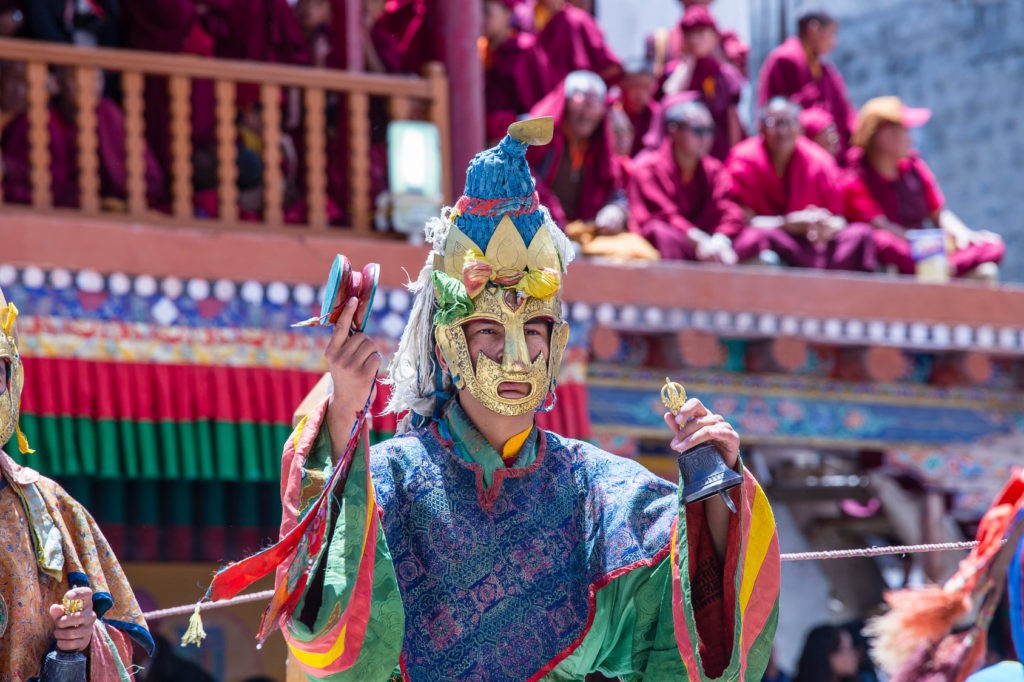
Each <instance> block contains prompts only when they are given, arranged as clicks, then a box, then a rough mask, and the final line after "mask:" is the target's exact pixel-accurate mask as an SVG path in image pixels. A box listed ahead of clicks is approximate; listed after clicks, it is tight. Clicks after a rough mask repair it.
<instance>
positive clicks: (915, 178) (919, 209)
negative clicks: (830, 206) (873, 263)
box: [846, 97, 1006, 280]
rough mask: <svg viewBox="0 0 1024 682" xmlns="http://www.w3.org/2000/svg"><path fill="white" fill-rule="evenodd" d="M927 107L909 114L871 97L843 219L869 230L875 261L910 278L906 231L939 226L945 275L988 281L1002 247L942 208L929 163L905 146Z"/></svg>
mask: <svg viewBox="0 0 1024 682" xmlns="http://www.w3.org/2000/svg"><path fill="white" fill-rule="evenodd" d="M930 116H931V112H930V111H929V110H928V109H912V108H910V107H908V106H906V105H905V104H903V102H901V101H900V100H899V98H897V97H876V98H875V99H873V100H871V101H869V102H867V103H866V104H865V105H864V107H863V108H862V109H861V113H860V117H859V120H858V124H857V128H856V129H855V130H854V134H853V144H854V148H853V150H851V151H852V152H853V153H852V154H851V161H852V163H851V171H852V172H851V174H850V177H849V179H848V183H847V186H846V205H847V217H848V218H849V219H850V220H861V221H864V222H867V223H870V224H871V225H873V226H874V228H875V231H874V239H875V244H876V247H877V250H878V260H879V262H880V263H881V264H882V265H887V266H893V267H895V268H896V269H897V270H899V272H900V273H902V274H905V275H910V274H913V273H914V271H915V268H914V259H913V257H912V255H911V249H910V243H909V241H908V233H909V232H911V231H912V230H917V229H921V228H924V227H931V226H934V227H938V228H941V229H942V230H943V232H945V233H946V237H947V242H948V243H949V244H950V245H951V246H952V249H947V252H948V260H949V269H950V274H951V275H953V276H954V277H963V276H970V277H977V278H980V279H986V280H995V279H996V277H997V276H998V273H999V268H998V263H999V262H1000V261H1001V260H1002V258H1003V254H1004V253H1005V251H1006V246H1005V245H1004V244H1003V240H1002V239H1001V238H1000V237H999V235H997V234H995V233H993V232H988V231H979V230H971V229H969V228H968V227H966V226H965V225H964V224H963V223H962V222H961V221H960V219H959V218H957V216H956V215H955V214H954V213H953V212H952V211H950V210H949V209H948V208H946V198H945V197H944V196H943V194H942V190H941V189H940V188H939V183H938V181H937V180H936V179H935V176H934V175H933V174H932V171H931V169H930V168H928V165H927V164H925V162H924V160H923V159H922V158H921V157H920V156H918V155H917V153H916V152H914V151H913V150H912V149H911V146H910V145H911V140H910V132H909V129H910V128H913V127H916V126H920V125H924V123H926V122H927V121H928V119H929V118H930Z"/></svg>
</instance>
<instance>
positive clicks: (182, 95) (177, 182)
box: [167, 75, 193, 220]
mask: <svg viewBox="0 0 1024 682" xmlns="http://www.w3.org/2000/svg"><path fill="white" fill-rule="evenodd" d="M167 87H168V89H169V93H170V96H171V122H170V123H171V195H172V197H173V198H172V202H173V210H174V217H175V218H177V219H178V220H188V219H190V218H191V217H192V214H193V211H192V81H191V80H190V79H189V78H188V76H181V75H178V76H171V78H170V80H169V81H168V82H167Z"/></svg>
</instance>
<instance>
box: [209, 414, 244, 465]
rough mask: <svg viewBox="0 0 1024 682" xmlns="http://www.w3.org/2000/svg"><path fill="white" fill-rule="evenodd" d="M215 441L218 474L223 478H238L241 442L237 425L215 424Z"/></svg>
mask: <svg viewBox="0 0 1024 682" xmlns="http://www.w3.org/2000/svg"><path fill="white" fill-rule="evenodd" d="M213 441H214V451H215V452H216V453H217V472H218V473H219V474H221V475H222V476H224V475H226V476H228V477H230V478H232V479H234V478H237V477H238V460H239V456H238V447H239V445H240V441H239V438H238V434H237V429H236V428H235V424H229V423H227V422H214V424H213Z"/></svg>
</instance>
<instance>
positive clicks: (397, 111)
mask: <svg viewBox="0 0 1024 682" xmlns="http://www.w3.org/2000/svg"><path fill="white" fill-rule="evenodd" d="M411 111H412V102H410V101H409V98H408V97H401V96H399V95H393V96H391V97H389V98H388V115H389V116H391V120H392V121H407V120H409V115H410V113H411Z"/></svg>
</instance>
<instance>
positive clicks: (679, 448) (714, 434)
mask: <svg viewBox="0 0 1024 682" xmlns="http://www.w3.org/2000/svg"><path fill="white" fill-rule="evenodd" d="M665 423H666V424H668V426H669V428H671V429H672V431H673V432H674V433H675V438H673V439H672V442H671V443H670V444H669V447H671V448H672V449H673V450H675V451H676V452H685V451H686V450H689V449H690V448H692V447H694V446H696V445H700V444H701V443H714V445H715V447H716V448H717V449H718V452H719V454H721V455H722V459H723V460H724V461H725V465H726V466H727V467H729V468H730V469H735V468H736V463H737V462H738V461H739V457H740V435H739V434H738V433H736V429H734V428H733V427H732V425H731V424H730V423H729V422H727V421H725V417H723V416H722V415H720V414H715V413H714V412H711V411H710V410H708V408H706V407H704V403H702V402H701V401H700V400H698V399H697V398H690V399H689V400H687V401H686V402H685V403H684V404H683V408H682V409H681V410H679V414H677V415H674V416H673V414H672V413H671V412H666V413H665Z"/></svg>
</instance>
